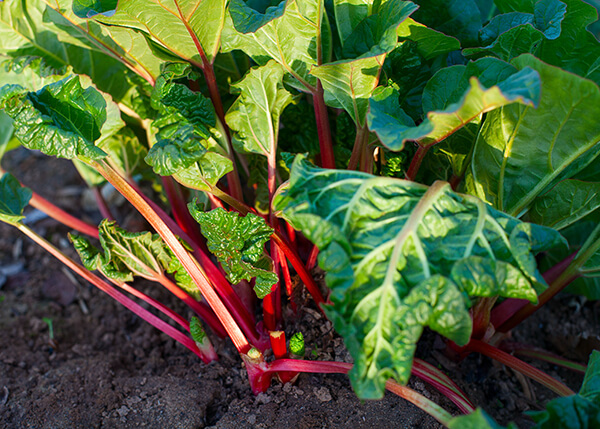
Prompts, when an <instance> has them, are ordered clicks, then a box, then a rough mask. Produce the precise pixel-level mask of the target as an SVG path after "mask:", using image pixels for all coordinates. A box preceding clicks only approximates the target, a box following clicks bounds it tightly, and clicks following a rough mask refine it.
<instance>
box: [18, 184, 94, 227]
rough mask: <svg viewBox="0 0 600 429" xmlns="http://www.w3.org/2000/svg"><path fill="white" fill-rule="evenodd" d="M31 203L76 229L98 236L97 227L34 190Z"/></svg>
mask: <svg viewBox="0 0 600 429" xmlns="http://www.w3.org/2000/svg"><path fill="white" fill-rule="evenodd" d="M29 204H31V205H32V206H33V207H35V208H36V209H38V210H40V211H42V212H44V213H46V214H47V215H48V216H50V217H51V218H52V219H54V220H57V221H58V222H60V223H62V224H64V225H66V226H68V227H69V228H72V229H74V230H75V231H78V232H80V233H82V234H85V235H87V236H89V237H94V238H98V228H97V227H95V226H93V225H90V224H89V223H87V222H84V221H82V220H81V219H78V218H76V217H75V216H73V215H70V214H69V213H67V212H66V211H64V210H63V209H61V208H60V207H57V206H55V205H54V204H52V203H51V202H50V201H48V200H46V199H45V198H43V197H41V196H40V195H38V194H36V193H35V192H32V196H31V200H30V201H29Z"/></svg>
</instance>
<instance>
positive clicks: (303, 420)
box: [0, 150, 600, 429]
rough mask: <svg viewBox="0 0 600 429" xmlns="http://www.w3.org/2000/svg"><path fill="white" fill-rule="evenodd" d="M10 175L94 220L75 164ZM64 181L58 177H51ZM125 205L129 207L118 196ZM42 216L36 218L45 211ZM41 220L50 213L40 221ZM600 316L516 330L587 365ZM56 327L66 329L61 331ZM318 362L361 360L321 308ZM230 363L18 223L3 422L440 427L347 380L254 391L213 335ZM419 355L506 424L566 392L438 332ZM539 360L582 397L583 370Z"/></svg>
mask: <svg viewBox="0 0 600 429" xmlns="http://www.w3.org/2000/svg"><path fill="white" fill-rule="evenodd" d="M4 167H5V168H6V169H7V170H9V171H12V172H14V173H15V174H16V176H17V177H18V178H19V179H20V180H21V181H22V182H23V183H25V184H26V185H28V186H30V187H32V188H33V189H34V190H35V191H36V192H38V193H40V194H41V195H43V196H44V197H46V198H47V199H49V200H51V201H52V202H53V203H55V204H57V205H59V206H61V207H63V208H66V209H68V211H69V212H71V213H73V214H75V215H77V216H80V217H83V218H85V219H87V220H90V221H92V222H98V221H99V219H100V215H99V214H98V213H97V212H96V210H94V207H93V205H90V204H89V203H87V196H86V193H85V192H84V185H83V183H82V182H81V179H80V178H79V176H78V175H77V172H76V171H75V170H74V168H73V166H72V164H70V163H69V162H67V161H64V160H56V159H50V158H46V157H41V156H38V155H37V154H31V153H30V152H25V151H21V150H18V151H14V152H11V153H9V154H8V155H7V156H6V159H5V160H4ZM49 173H50V174H49ZM116 204H117V205H118V204H119V202H118V201H116ZM28 214H29V215H30V219H32V220H33V221H34V222H32V226H33V227H34V229H35V230H36V231H37V232H39V233H41V234H43V235H44V236H45V237H46V238H48V239H49V240H50V241H51V242H53V243H54V244H55V245H56V246H58V247H59V248H61V249H62V250H64V251H65V252H66V253H67V254H69V255H70V256H72V257H74V258H76V255H75V254H74V251H73V250H71V247H70V245H69V243H68V240H67V239H66V233H67V232H68V229H66V228H64V227H63V226H61V225H59V224H58V223H57V222H55V221H53V220H51V219H48V218H42V217H37V216H36V213H35V211H34V210H31V209H28ZM32 215H33V216H32ZM115 215H116V217H117V220H118V221H119V222H120V223H121V224H122V225H123V226H125V227H128V228H130V229H136V228H140V227H142V226H143V224H142V223H141V221H140V219H138V218H136V217H134V216H131V215H130V211H129V210H128V208H127V206H126V205H121V206H119V207H118V208H117V209H116V211H115ZM36 217H37V218H36ZM136 286H139V287H140V288H142V289H143V290H144V291H145V292H146V293H148V294H149V295H151V296H152V297H154V298H157V299H159V300H161V301H164V302H167V303H169V305H170V306H172V307H173V308H174V309H175V310H177V311H179V312H180V313H181V314H183V315H184V316H190V314H188V312H187V310H186V308H184V307H183V306H181V305H180V303H178V302H176V300H175V299H172V297H171V296H169V295H168V293H167V292H165V291H164V290H162V289H161V288H159V287H158V286H156V285H153V284H147V283H140V284H136ZM599 315H600V308H599V306H598V305H597V304H595V303H591V302H585V301H584V300H582V299H581V298H579V297H574V296H570V295H564V296H560V297H558V298H557V299H556V300H555V301H553V302H551V304H550V305H548V306H547V308H544V309H543V310H542V311H540V312H538V314H536V315H535V316H534V317H532V318H531V319H530V320H529V321H527V323H525V324H524V326H522V327H519V329H517V330H515V332H514V339H515V340H516V341H519V342H523V343H529V344H532V345H535V346H539V347H543V348H545V349H547V350H549V351H553V352H555V353H557V354H561V355H563V356H565V357H569V358H571V359H573V360H577V361H580V362H585V361H586V360H587V356H588V354H589V352H590V351H591V350H592V349H594V348H595V349H600V337H599V333H600V317H599ZM49 323H51V325H52V328H53V336H51V335H50V331H49ZM290 325H293V326H289V329H291V330H298V329H299V330H302V332H303V333H304V336H305V339H306V344H307V354H308V356H310V357H311V358H318V359H327V360H338V361H350V358H349V355H348V353H347V351H346V350H345V348H344V346H343V343H342V341H341V339H340V338H338V337H336V336H335V335H334V333H333V331H332V329H331V324H330V323H329V322H328V321H326V320H325V319H324V318H322V316H321V315H320V314H319V312H318V311H315V310H314V308H312V309H311V308H308V309H307V310H306V311H304V312H302V313H301V314H299V315H298V316H297V318H296V319H295V320H292V322H291V324H290ZM213 343H214V344H215V347H216V349H217V351H218V354H219V356H220V360H219V361H218V362H214V363H212V364H210V365H204V364H203V363H202V362H201V361H199V359H198V358H197V357H196V356H195V355H193V354H192V353H190V352H189V351H188V350H187V349H185V348H184V347H182V346H180V345H178V344H177V343H175V342H174V341H173V340H171V339H170V338H169V337H167V336H166V335H164V334H162V333H160V332H159V331H157V330H155V329H154V328H152V327H151V326H150V325H148V324H146V323H145V322H144V321H142V320H140V319H139V318H138V317H136V316H134V315H133V314H132V313H129V312H128V311H127V310H126V309H124V308H123V307H121V306H120V305H119V304H118V303H116V302H115V301H113V300H111V299H110V298H109V297H108V296H106V295H105V294H103V293H101V292H100V291H98V290H96V289H94V288H93V287H92V286H90V285H89V284H86V283H84V282H82V281H80V280H79V279H75V278H74V277H73V276H72V275H71V274H70V273H69V272H68V271H66V270H64V269H62V268H61V267H60V264H59V263H58V262H57V261H55V260H54V259H53V258H52V257H51V256H49V255H48V254H46V253H45V252H44V251H43V250H42V249H41V248H39V247H37V246H36V245H35V244H33V243H32V242H30V241H29V240H28V239H27V238H25V237H23V236H21V235H20V234H19V232H18V231H16V230H15V229H13V228H11V227H9V226H6V225H4V224H0V427H3V428H80V427H81V428H134V427H148V428H165V427H177V428H236V429H245V428H392V427H398V428H439V427H441V426H440V425H439V424H438V423H437V422H436V421H435V420H434V419H433V418H431V417H430V416H429V415H427V414H425V413H423V412H422V411H420V410H419V409H418V408H416V407H414V406H413V405H412V404H410V403H408V402H406V401H404V400H403V399H401V398H399V397H397V396H394V395H393V394H387V395H386V396H385V398H384V399H383V400H381V401H367V402H364V401H363V402H361V401H359V400H358V399H357V398H356V396H355V395H354V393H353V392H352V389H351V387H350V385H349V382H348V379H347V377H346V376H342V375H319V374H301V375H300V377H299V378H298V380H297V381H296V382H295V383H294V384H293V385H292V384H286V385H281V384H280V383H278V382H274V383H273V385H272V386H271V388H270V389H269V390H268V391H267V392H266V393H264V394H259V395H258V396H254V395H253V394H252V393H251V391H250V387H249V383H248V380H247V377H246V374H245V370H244V368H243V367H242V363H241V360H240V359H239V357H238V356H237V354H236V352H235V349H234V348H233V346H232V344H231V343H230V342H229V341H224V340H218V339H216V338H215V339H213ZM417 354H418V355H419V356H420V357H421V358H423V359H425V360H427V361H429V362H430V363H432V364H433V365H435V366H437V367H439V368H441V369H442V370H444V371H446V372H447V373H448V374H449V375H450V376H451V377H452V378H453V379H454V380H455V381H456V382H457V383H458V384H459V386H460V387H461V388H463V389H464V391H465V392H466V393H467V395H468V396H469V397H470V398H471V400H472V401H473V402H474V403H475V404H476V405H477V406H481V407H483V408H484V409H485V410H486V411H487V412H488V413H490V414H491V415H492V416H493V417H494V418H496V419H497V420H498V421H499V422H500V423H503V424H506V423H507V422H508V421H516V422H517V424H518V425H519V427H525V428H526V427H531V426H532V423H531V420H529V419H528V418H527V417H525V416H524V415H523V411H526V410H538V409H541V408H542V407H543V405H544V404H545V403H546V402H547V401H548V400H550V399H552V398H554V397H555V395H554V394H553V393H552V392H550V391H548V390H546V389H545V388H543V387H540V386H538V385H536V384H535V383H532V382H530V381H529V380H527V379H525V378H523V377H517V375H515V373H514V372H513V371H511V370H509V369H507V368H505V367H504V366H502V365H498V364H493V363H492V362H491V361H490V360H489V359H487V358H485V357H481V356H476V355H471V356H470V357H468V358H467V359H465V360H463V361H462V362H454V361H452V360H450V359H448V358H447V357H446V356H445V355H444V354H443V350H442V349H441V347H440V341H439V339H436V336H435V335H434V334H433V333H427V334H426V335H425V337H424V338H423V340H422V341H421V343H420V345H419V350H418V352H417ZM534 364H535V365H536V366H538V367H540V368H541V369H543V370H544V371H547V372H548V373H549V374H550V375H552V376H554V377H556V378H558V379H560V380H562V381H564V382H566V383H567V384H568V385H569V386H570V387H571V388H572V389H574V390H578V388H579V385H580V383H581V380H582V376H581V375H579V374H577V373H573V372H570V371H567V370H563V369H561V368H559V367H556V366H553V365H549V364H543V363H542V364H539V363H537V362H534ZM409 386H410V387H412V388H413V389H415V390H417V391H418V392H420V393H422V394H424V395H425V396H427V397H429V398H430V399H432V400H434V401H436V402H438V403H439V404H440V405H442V406H443V407H444V408H445V409H447V410H449V411H450V412H452V413H453V414H458V409H457V408H456V407H454V405H453V404H452V403H450V402H449V401H448V400H447V399H446V398H445V397H443V396H441V395H439V394H438V393H437V391H435V390H434V389H433V388H431V387H430V386H428V385H426V384H425V383H423V382H422V381H421V380H419V379H416V378H414V377H413V379H412V380H411V382H410V383H409Z"/></svg>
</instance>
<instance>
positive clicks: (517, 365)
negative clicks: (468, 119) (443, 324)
mask: <svg viewBox="0 0 600 429" xmlns="http://www.w3.org/2000/svg"><path fill="white" fill-rule="evenodd" d="M465 350H469V351H474V352H477V353H481V354H482V355H485V356H487V357H489V358H492V359H494V360H497V361H498V362H500V363H502V364H504V365H506V366H508V367H510V368H512V369H514V370H515V371H518V372H520V373H521V374H523V375H526V376H527V377H529V378H531V379H533V380H535V381H537V382H538V383H540V384H541V385H543V386H545V387H547V388H548V389H550V390H552V391H553V392H555V393H557V394H558V395H560V396H570V395H574V394H575V392H573V391H572V390H571V389H569V388H568V387H567V386H566V385H565V384H563V383H561V382H560V381H558V380H556V379H554V378H552V377H550V376H549V375H548V374H546V373H545V372H543V371H540V370H539V369H537V368H535V367H533V366H531V365H529V364H528V363H525V362H523V361H522V360H520V359H517V358H516V357H514V356H513V355H510V354H508V353H506V352H503V351H502V350H500V349H498V348H496V347H494V346H491V345H489V344H488V343H485V342H483V341H479V340H471V341H470V342H469V344H467V346H465Z"/></svg>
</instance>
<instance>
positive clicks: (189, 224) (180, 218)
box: [161, 176, 204, 244]
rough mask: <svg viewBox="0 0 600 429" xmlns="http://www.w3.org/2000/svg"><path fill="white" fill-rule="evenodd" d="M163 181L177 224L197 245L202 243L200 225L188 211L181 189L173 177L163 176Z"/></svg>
mask: <svg viewBox="0 0 600 429" xmlns="http://www.w3.org/2000/svg"><path fill="white" fill-rule="evenodd" d="M161 181H162V184H163V187H164V188H165V193H166V194H167V199H168V200H169V203H170V204H171V209H172V210H173V217H174V218H175V222H177V225H179V227H180V228H181V229H182V230H184V231H185V233H186V234H187V235H188V236H189V237H190V238H191V239H192V240H193V241H194V242H195V243H197V244H199V243H202V242H203V241H204V239H203V237H202V235H201V234H200V230H199V228H198V224H197V223H196V221H194V218H193V217H192V215H190V212H189V210H188V209H187V203H186V202H185V199H184V198H183V195H182V193H181V187H180V186H179V184H178V183H176V182H175V180H173V178H172V177H171V176H161Z"/></svg>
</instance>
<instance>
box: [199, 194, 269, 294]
mask: <svg viewBox="0 0 600 429" xmlns="http://www.w3.org/2000/svg"><path fill="white" fill-rule="evenodd" d="M188 207H189V209H190V213H191V214H192V216H193V217H194V219H196V222H198V223H199V224H200V230H201V232H202V235H204V237H206V239H207V243H206V244H207V246H208V249H209V250H210V251H211V253H212V254H213V255H215V256H216V257H217V259H218V260H219V262H220V263H221V265H222V266H223V269H224V270H225V272H227V277H228V278H229V280H230V281H231V282H232V283H234V284H236V283H239V282H240V281H242V280H244V279H245V280H251V279H252V278H254V277H256V282H255V285H254V291H255V292H256V295H257V296H258V297H259V298H264V297H265V296H267V295H268V294H269V293H271V286H273V285H274V284H275V283H277V281H278V279H277V275H276V274H275V273H274V272H273V271H272V267H273V261H272V260H271V258H269V257H268V256H267V255H266V254H265V251H264V245H265V243H266V242H267V241H268V240H269V238H270V237H271V234H272V233H273V229H272V228H271V227H269V226H268V225H267V224H266V223H265V221H264V219H263V218H261V217H259V216H256V215H255V214H252V213H248V214H247V215H246V216H240V215H239V213H236V212H228V211H225V210H223V209H220V208H218V209H215V210H212V211H209V212H203V211H202V210H201V209H200V208H199V207H198V206H197V205H196V204H194V203H192V204H190V205H189V206H188Z"/></svg>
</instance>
